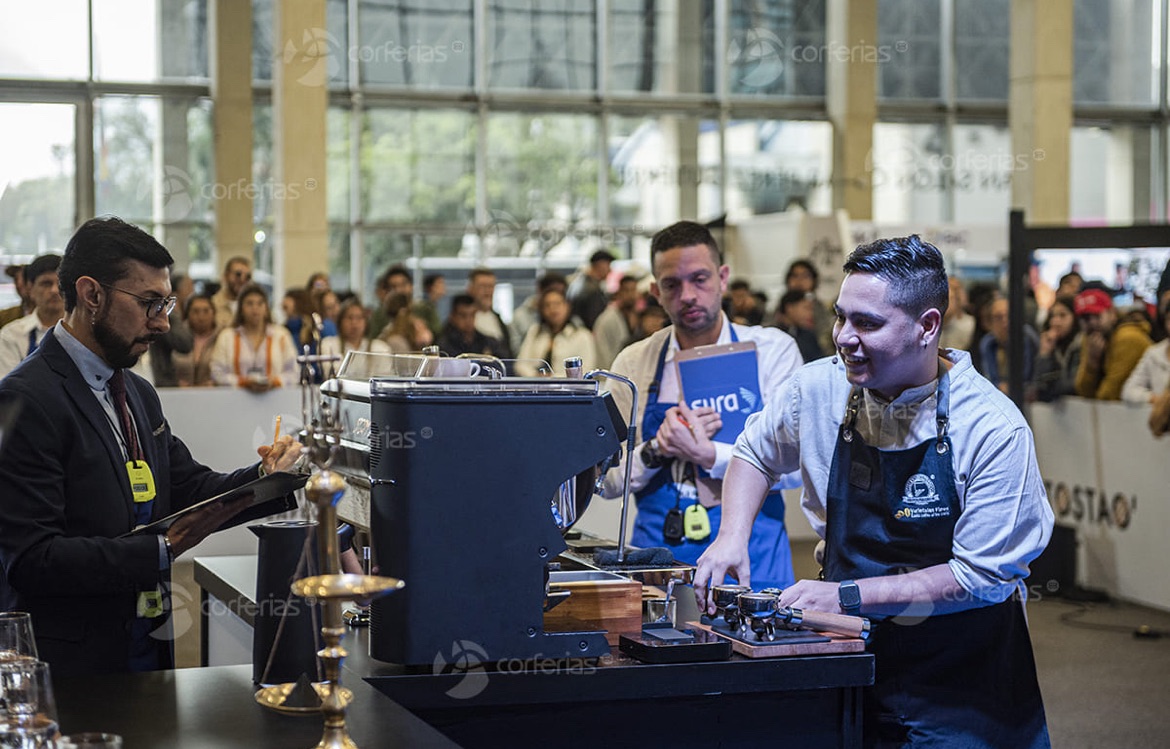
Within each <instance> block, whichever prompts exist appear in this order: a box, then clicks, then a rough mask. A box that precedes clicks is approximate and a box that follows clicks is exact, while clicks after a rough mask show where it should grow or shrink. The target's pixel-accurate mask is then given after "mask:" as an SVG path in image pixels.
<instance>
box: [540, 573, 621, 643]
mask: <svg viewBox="0 0 1170 749" xmlns="http://www.w3.org/2000/svg"><path fill="white" fill-rule="evenodd" d="M597 574H598V575H608V573H597ZM557 590H568V591H569V592H570V593H571V595H570V596H569V597H568V599H566V600H565V601H563V602H562V603H560V604H558V605H557V606H556V608H554V609H553V610H552V611H548V612H546V613H545V615H544V628H545V630H546V631H555V630H564V629H566V628H571V627H572V626H573V623H572V622H571V621H570V620H577V621H579V622H582V623H584V624H586V625H588V626H589V627H590V628H591V629H604V630H605V631H606V635H605V639H606V641H607V642H608V643H609V645H610V647H611V648H616V647H617V646H618V640H619V638H620V637H621V635H622V634H623V633H624V634H629V633H631V632H635V633H636V632H641V631H642V584H641V583H639V582H637V581H635V580H628V579H626V578H624V577H620V576H617V575H613V576H612V577H607V578H606V579H600V580H596V579H595V580H573V579H567V580H564V581H560V580H557V579H556V576H555V575H554V577H553V579H552V580H551V581H550V583H549V591H550V592H553V591H557Z"/></svg>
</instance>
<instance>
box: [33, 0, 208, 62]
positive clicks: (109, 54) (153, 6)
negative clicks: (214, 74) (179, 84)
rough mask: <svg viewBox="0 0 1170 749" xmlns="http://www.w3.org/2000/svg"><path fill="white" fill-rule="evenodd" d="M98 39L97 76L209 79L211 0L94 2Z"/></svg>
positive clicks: (94, 29) (96, 38)
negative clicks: (208, 12)
mask: <svg viewBox="0 0 1170 749" xmlns="http://www.w3.org/2000/svg"><path fill="white" fill-rule="evenodd" d="M93 39H94V45H93V73H94V78H95V79H97V80H105V81H157V80H163V79H175V78H181V79H188V78H198V79H206V78H207V77H208V72H207V71H208V66H207V2H206V0H94V2H93ZM56 46H57V45H56V44H55V45H54V47H56Z"/></svg>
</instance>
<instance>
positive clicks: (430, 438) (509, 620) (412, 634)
mask: <svg viewBox="0 0 1170 749" xmlns="http://www.w3.org/2000/svg"><path fill="white" fill-rule="evenodd" d="M369 385H370V390H369V399H370V425H369V429H370V431H369V476H370V485H371V488H370V509H369V516H370V535H371V539H372V540H371V543H372V545H373V553H374V556H375V558H376V560H377V563H378V565H379V567H380V574H382V575H390V576H393V577H398V578H401V579H403V580H405V581H406V587H405V588H403V589H402V590H401V591H400V592H399V593H398V594H396V595H394V596H389V597H387V598H383V599H379V600H378V601H376V602H374V604H373V606H372V611H371V630H370V655H372V656H373V657H374V658H377V659H379V660H383V661H389V662H392V663H399V664H405V665H420V666H421V665H431V664H433V663H434V662H435V661H436V656H438V655H439V654H444V655H446V654H450V653H451V652H452V651H453V650H462V649H465V648H467V647H468V643H471V644H474V645H475V646H478V647H479V648H480V649H481V651H482V655H483V657H484V659H485V660H488V661H498V660H502V659H533V658H562V657H597V656H601V655H605V654H607V653H608V652H609V646H608V645H607V643H606V639H605V633H604V632H603V631H588V630H582V631H573V632H547V631H545V629H544V626H543V612H544V610H545V594H546V581H547V577H548V564H549V563H550V562H552V561H553V560H554V559H555V558H556V557H557V555H558V554H560V553H561V552H562V551H564V550H565V549H566V548H567V546H566V544H565V541H564V538H563V536H562V528H561V527H559V526H558V517H557V515H558V513H557V512H555V503H551V504H550V498H552V497H555V496H556V495H557V493H558V491H559V490H561V489H560V488H561V487H563V485H565V483H566V482H567V481H571V480H573V479H574V477H578V478H579V477H581V476H590V475H591V472H592V471H593V468H594V466H596V465H597V464H599V463H602V462H603V461H605V460H606V459H607V458H609V457H610V456H612V455H613V454H614V453H616V452H617V451H618V449H619V445H620V444H621V440H623V439H624V438H625V432H626V427H625V425H624V423H623V420H622V419H621V417H620V414H619V413H618V411H617V408H616V407H615V406H614V404H613V402H612V400H611V398H610V396H609V395H608V394H606V393H603V392H601V391H600V390H599V388H598V385H597V383H596V382H595V381H593V380H568V379H551V378H503V379H493V380H488V379H474V378H468V379H454V378H442V379H405V378H375V379H373V380H371V381H370V383H369ZM577 485H578V486H582V487H584V486H587V487H588V488H586V489H584V491H585V492H587V493H586V494H585V497H588V496H589V494H588V493H591V491H592V482H591V481H588V482H583V481H579V480H578V482H577Z"/></svg>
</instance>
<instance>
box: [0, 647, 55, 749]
mask: <svg viewBox="0 0 1170 749" xmlns="http://www.w3.org/2000/svg"><path fill="white" fill-rule="evenodd" d="M58 734H59V731H58V730H57V704H56V702H55V701H54V699H53V682H52V678H51V677H50V676H49V664H47V663H44V662H42V661H36V660H16V661H9V662H7V663H0V747H4V748H5V749H8V748H9V747H12V748H13V749H15V748H16V747H20V748H21V749H48V748H49V747H52V746H53V744H54V741H55V740H56V738H57V736H58Z"/></svg>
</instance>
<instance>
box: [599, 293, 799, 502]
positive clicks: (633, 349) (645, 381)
mask: <svg viewBox="0 0 1170 749" xmlns="http://www.w3.org/2000/svg"><path fill="white" fill-rule="evenodd" d="M732 327H734V328H735V334H736V336H737V337H738V338H739V340H741V341H754V342H755V344H756V359H757V363H758V367H759V369H758V371H759V378H760V395H761V396H763V400H764V403H770V402H771V401H772V400H774V399H775V398H776V397H778V396H779V394H780V388H781V385H783V384H784V381H785V380H786V379H788V376H789V375H791V374H792V373H793V372H795V371H796V370H797V369H798V368H799V367H800V365H801V362H802V361H803V359H802V358H801V356H800V349H798V348H797V347H796V341H794V340H793V339H792V336H790V335H788V334H787V333H785V332H783V331H781V330H779V329H777V328H763V327H760V326H758V325H753V326H748V325H733V324H732V323H731V321H729V320H728V319H727V315H723V327H722V329H721V331H720V333H719V340H718V341H716V343H731V328H732ZM667 341H669V344H668V345H669V347H670V348H669V350H668V351H667V352H666V362H665V364H664V365H663V367H662V381H661V382H660V383H659V384H658V402H660V403H677V402H678V400H679V386H678V372H677V370H676V369H675V365H674V356H675V354H676V353H678V350H679V348H678V339H677V338H675V335H674V328H673V327H668V328H664V329H663V330H660V331H658V332H657V333H655V334H653V335H651V336H650V337H649V338H646V339H643V340H641V341H638V342H636V343H632V344H630V345H629V346H627V347H626V348H624V349H622V351H621V353H619V354H618V355H617V358H616V359H614V361H613V366H612V367H610V369H611V370H613V371H614V372H617V373H618V374H622V375H625V376H626V377H629V378H630V379H631V380H633V381H634V384H635V385H636V386H637V387H638V407H637V421H636V422H635V424H636V425H637V428H638V443H639V447H638V449H639V450H640V449H641V443H643V442H645V441H646V440H647V435H644V434H642V417H643V416H644V415H645V413H646V396H647V391H648V390H649V388H650V383H651V381H652V380H653V379H654V370H655V369H656V367H657V366H658V355H659V354H660V353H662V346H663V345H664V344H666V343H667ZM609 389H610V391H611V392H612V393H613V399H614V402H615V403H616V404H617V406H618V407H619V408H620V409H621V414H622V416H623V417H625V416H626V415H627V414H628V413H629V412H630V391H629V389H628V388H627V387H626V386H625V385H623V384H621V383H616V382H615V383H611V384H610V386H609ZM649 436H650V437H653V436H654V435H649ZM714 445H715V465H714V466H712V468H711V470H710V471H709V472H708V473H710V475H711V478H715V479H722V478H723V474H724V473H726V472H727V465H728V463H729V462H730V461H731V450H732V446H731V445H729V444H727V443H723V442H715V443H714ZM636 452H637V450H635V453H636ZM631 465H632V469H631V475H630V491H633V492H636V491H640V490H641V489H642V488H643V487H644V486H646V484H647V483H648V482H649V481H650V480H651V479H652V478H653V477H654V475H655V474H656V473H657V472H658V471H659V470H662V469H660V468H647V467H646V465H645V464H644V463H643V462H642V461H641V460H639V459H637V457H635V459H634V461H633V463H632V464H631ZM794 470H795V469H794ZM624 476H625V460H624V459H623V461H622V462H621V463H619V464H618V466H617V467H615V468H613V469H611V470H610V471H609V473H608V474H607V475H606V478H605V496H606V497H610V498H613V497H620V496H621V493H622V480H623V478H624ZM797 485H798V484H797V482H796V481H795V478H793V479H792V480H788V481H785V482H784V483H783V484H782V487H781V488H788V487H790V486H797Z"/></svg>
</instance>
